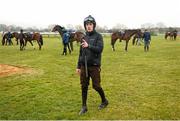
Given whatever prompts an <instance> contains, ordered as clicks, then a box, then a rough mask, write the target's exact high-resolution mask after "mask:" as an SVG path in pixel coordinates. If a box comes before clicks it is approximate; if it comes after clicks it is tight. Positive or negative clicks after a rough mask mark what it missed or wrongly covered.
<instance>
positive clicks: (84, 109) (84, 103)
mask: <svg viewBox="0 0 180 121" xmlns="http://www.w3.org/2000/svg"><path fill="white" fill-rule="evenodd" d="M81 90H82V108H81V111H80V112H79V115H82V114H85V113H86V112H87V104H86V101H87V91H88V87H82V89H81Z"/></svg>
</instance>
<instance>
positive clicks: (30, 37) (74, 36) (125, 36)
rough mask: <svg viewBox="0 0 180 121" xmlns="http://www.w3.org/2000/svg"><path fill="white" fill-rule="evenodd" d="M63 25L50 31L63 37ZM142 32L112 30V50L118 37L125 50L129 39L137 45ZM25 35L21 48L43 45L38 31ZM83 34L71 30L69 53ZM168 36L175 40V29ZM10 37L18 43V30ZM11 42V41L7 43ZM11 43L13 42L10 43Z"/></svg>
mask: <svg viewBox="0 0 180 121" xmlns="http://www.w3.org/2000/svg"><path fill="white" fill-rule="evenodd" d="M63 29H64V27H62V26H60V25H55V26H54V28H53V29H52V32H58V33H59V34H60V36H61V38H63V31H62V30H63ZM143 34H144V33H143V32H142V31H141V30H140V29H131V30H130V29H129V30H125V31H124V32H119V31H116V32H113V33H112V34H111V46H112V50H113V51H115V43H116V41H117V40H118V39H119V42H121V41H122V40H123V41H125V43H126V44H125V48H124V49H125V51H128V43H129V40H130V39H131V38H132V36H133V39H132V44H133V45H135V44H136V45H137V41H138V39H140V40H143ZM24 35H25V38H24V40H25V45H24V46H23V47H22V48H25V47H26V45H27V42H29V43H30V44H31V46H33V43H32V42H33V41H36V42H37V44H38V46H39V50H41V47H42V46H43V36H42V35H41V34H40V33H32V34H31V33H24ZM83 36H84V33H83V32H80V31H76V32H72V33H70V38H69V46H68V50H69V53H71V51H73V42H75V41H76V42H77V43H79V42H80V41H81V38H82V37H83ZM168 37H169V38H170V40H176V37H177V31H176V30H174V31H171V32H166V33H165V36H164V38H165V39H168ZM11 38H15V41H16V44H17V45H18V44H19V42H18V40H19V33H18V32H13V33H11ZM7 40H8V33H5V34H4V35H3V37H2V45H3V46H4V45H7V44H8V41H7ZM9 44H11V43H9ZM12 44H13V43H12Z"/></svg>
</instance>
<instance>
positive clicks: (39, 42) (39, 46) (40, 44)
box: [37, 40, 41, 50]
mask: <svg viewBox="0 0 180 121" xmlns="http://www.w3.org/2000/svg"><path fill="white" fill-rule="evenodd" d="M37 43H38V45H39V50H41V43H40V41H38V40H37Z"/></svg>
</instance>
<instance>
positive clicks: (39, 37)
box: [24, 33, 43, 50]
mask: <svg viewBox="0 0 180 121" xmlns="http://www.w3.org/2000/svg"><path fill="white" fill-rule="evenodd" d="M24 36H25V38H24V40H25V46H26V45H27V42H29V43H30V44H31V45H32V46H33V43H32V41H37V43H38V45H39V50H41V46H42V45H43V37H42V35H41V34H40V33H33V34H30V33H24Z"/></svg>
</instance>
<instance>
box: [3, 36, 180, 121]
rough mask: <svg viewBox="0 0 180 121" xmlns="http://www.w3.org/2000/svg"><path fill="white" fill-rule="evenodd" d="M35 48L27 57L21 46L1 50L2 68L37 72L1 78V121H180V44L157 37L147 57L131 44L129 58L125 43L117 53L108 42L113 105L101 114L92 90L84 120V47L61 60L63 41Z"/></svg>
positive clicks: (106, 73) (105, 83)
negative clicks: (79, 67) (80, 71)
mask: <svg viewBox="0 0 180 121" xmlns="http://www.w3.org/2000/svg"><path fill="white" fill-rule="evenodd" d="M0 40H1V38H0ZM74 44H75V43H74ZM35 45H36V46H35V47H36V49H35V50H34V49H33V47H31V46H30V44H28V46H27V48H26V50H25V51H23V52H21V51H19V46H16V45H13V46H0V63H1V64H10V65H15V66H23V67H30V68H33V70H35V71H36V73H34V74H16V75H12V76H8V77H0V119H52V120H58V119H180V38H178V40H176V41H170V40H164V39H163V36H155V37H153V38H152V43H151V47H150V52H148V53H145V52H144V51H143V46H132V44H131V41H130V43H129V48H128V52H125V51H124V45H125V43H124V42H122V43H119V42H117V43H116V51H115V52H112V50H111V46H110V38H109V37H105V38H104V45H105V47H104V51H103V58H102V71H101V75H102V87H103V89H104V91H105V93H106V96H107V98H108V100H109V105H108V107H107V108H106V109H104V110H101V111H99V110H98V109H97V107H98V105H99V104H100V97H99V95H98V94H97V93H96V91H95V90H93V89H92V86H91V85H90V88H89V94H88V112H87V114H85V115H83V116H79V115H78V112H79V110H80V108H81V90H80V81H79V77H78V75H76V73H75V69H76V63H77V58H78V52H79V47H78V46H76V44H75V50H74V52H73V53H72V55H67V56H61V55H60V54H61V53H62V45H61V41H60V39H59V38H44V46H43V48H42V50H41V51H39V50H38V47H37V44H36V43H35Z"/></svg>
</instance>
